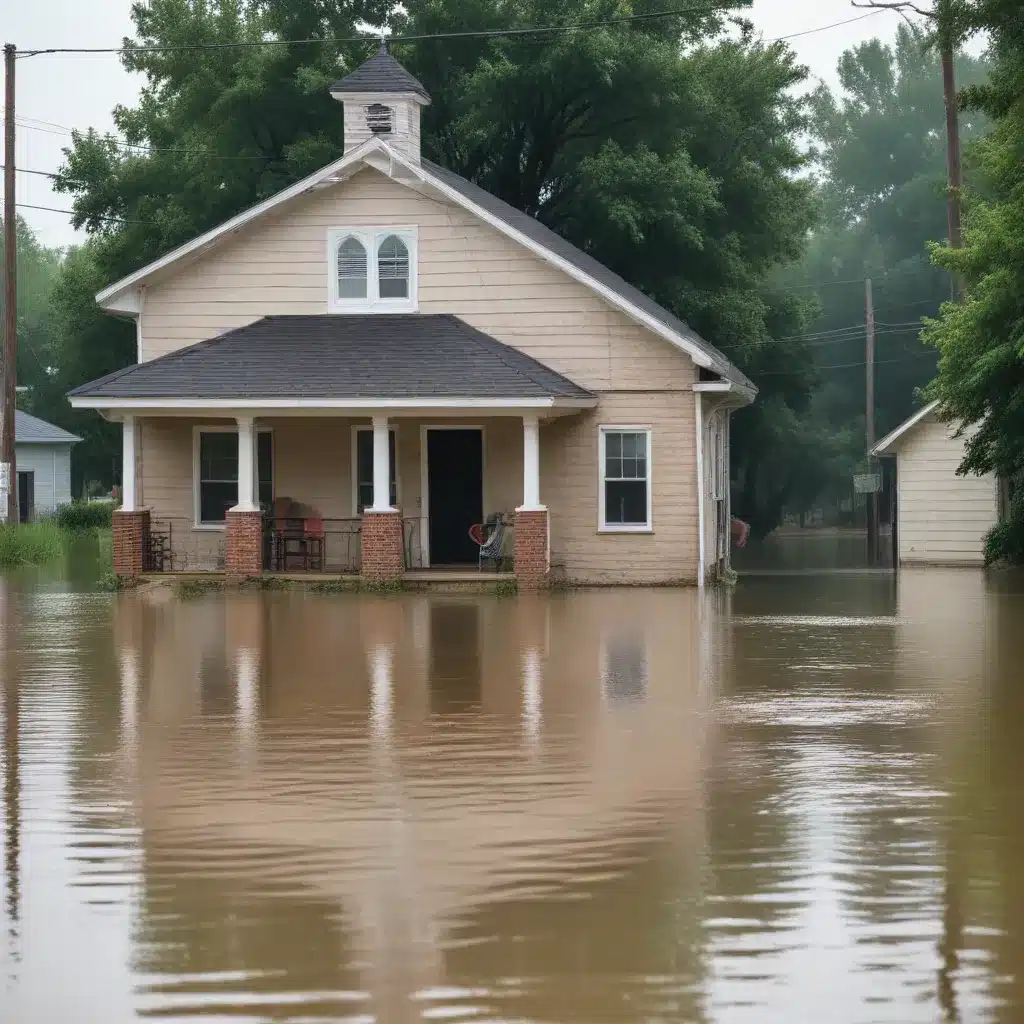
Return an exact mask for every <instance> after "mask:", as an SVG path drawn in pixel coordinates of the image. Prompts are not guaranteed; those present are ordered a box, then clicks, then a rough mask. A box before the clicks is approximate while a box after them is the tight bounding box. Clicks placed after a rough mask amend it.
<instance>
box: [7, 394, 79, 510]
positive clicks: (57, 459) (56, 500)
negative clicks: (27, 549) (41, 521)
mask: <svg viewBox="0 0 1024 1024" xmlns="http://www.w3.org/2000/svg"><path fill="white" fill-rule="evenodd" d="M81 440H82V439H81V438H80V437H75V435H74V434H69V433H68V432H67V431H66V430H62V429H61V428H60V427H55V426H54V425H53V424H52V423H47V422H46V420H41V419H39V418H38V417H36V416H30V415H29V414H28V413H27V412H22V411H21V410H20V409H19V410H18V411H17V415H16V418H15V421H14V442H15V447H14V452H15V459H16V461H17V472H18V510H19V516H18V518H19V519H20V520H21V522H23V523H24V522H28V521H29V520H30V519H35V518H36V517H37V516H40V515H45V514H46V513H47V512H52V511H53V510H54V509H55V508H56V507H57V506H58V505H63V504H66V503H67V502H69V501H70V500H71V447H72V445H75V444H77V443H78V442H79V441H81Z"/></svg>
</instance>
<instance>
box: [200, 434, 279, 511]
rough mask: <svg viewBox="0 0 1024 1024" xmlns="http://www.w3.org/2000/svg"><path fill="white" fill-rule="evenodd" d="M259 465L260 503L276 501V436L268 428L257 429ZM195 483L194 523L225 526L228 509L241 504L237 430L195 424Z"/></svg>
mask: <svg viewBox="0 0 1024 1024" xmlns="http://www.w3.org/2000/svg"><path fill="white" fill-rule="evenodd" d="M256 468H257V474H258V481H259V499H260V505H261V506H263V507H266V508H269V507H270V506H271V505H272V504H273V503H274V439H273V434H272V433H271V431H270V430H269V429H268V428H265V427H264V428H260V429H259V430H257V432H256ZM192 486H193V500H194V504H195V511H194V514H195V525H196V527H198V528H201V529H211V530H212V529H223V528H224V523H225V521H226V513H227V510H228V509H229V508H233V507H234V506H235V505H237V504H238V429H237V427H232V426H223V425H215V426H202V427H196V428H195V429H194V431H193V435H192Z"/></svg>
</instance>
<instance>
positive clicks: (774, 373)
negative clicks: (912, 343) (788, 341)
mask: <svg viewBox="0 0 1024 1024" xmlns="http://www.w3.org/2000/svg"><path fill="white" fill-rule="evenodd" d="M936 354H937V353H935V352H919V353H918V354H917V355H916V356H913V357H911V358H914V359H920V358H922V357H923V356H932V355H936ZM909 362H910V360H909V359H876V360H875V366H891V365H893V364H894V363H902V364H904V365H906V364H907V363H909ZM867 365H868V364H867V360H861V361H860V362H859V363H826V364H825V365H824V366H815V367H814V369H815V370H854V369H857V368H858V367H861V366H867ZM795 372H796V369H792V370H764V371H762V372H761V373H757V372H755V374H754V376H755V377H782V376H786V375H787V374H791V373H795Z"/></svg>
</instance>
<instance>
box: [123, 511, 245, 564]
mask: <svg viewBox="0 0 1024 1024" xmlns="http://www.w3.org/2000/svg"><path fill="white" fill-rule="evenodd" d="M226 549H227V543H226V537H225V534H224V531H223V530H197V529H196V528H195V525H194V524H193V522H192V520H191V519H186V518H184V517H181V518H174V517H168V516H159V517H157V516H154V517H153V518H151V519H150V523H149V537H148V538H147V539H146V542H145V548H144V551H143V567H144V569H145V570H146V572H221V571H223V569H224V564H225V554H226Z"/></svg>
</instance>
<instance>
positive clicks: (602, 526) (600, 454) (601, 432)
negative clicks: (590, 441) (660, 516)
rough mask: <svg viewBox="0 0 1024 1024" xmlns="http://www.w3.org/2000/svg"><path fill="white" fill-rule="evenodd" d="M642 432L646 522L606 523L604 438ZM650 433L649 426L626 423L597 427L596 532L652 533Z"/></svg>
mask: <svg viewBox="0 0 1024 1024" xmlns="http://www.w3.org/2000/svg"><path fill="white" fill-rule="evenodd" d="M620 431H622V432H624V433H632V434H644V435H645V436H646V438H647V522H646V523H607V522H605V479H604V471H605V439H606V437H607V435H608V434H615V433H619V432H620ZM651 435H652V431H651V428H650V426H637V425H632V426H630V425H626V426H620V425H618V424H613V423H607V424H604V423H603V424H601V425H600V426H599V427H598V446H597V506H598V511H597V532H598V533H654V508H653V506H652V504H651V497H652V488H651V481H652V479H653V477H654V472H653V464H652V461H651V449H652V447H653V446H652V444H651Z"/></svg>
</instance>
